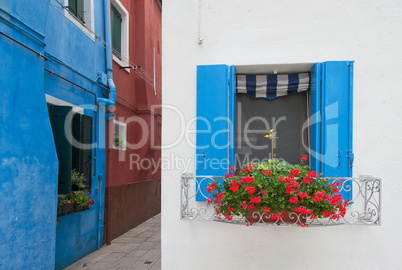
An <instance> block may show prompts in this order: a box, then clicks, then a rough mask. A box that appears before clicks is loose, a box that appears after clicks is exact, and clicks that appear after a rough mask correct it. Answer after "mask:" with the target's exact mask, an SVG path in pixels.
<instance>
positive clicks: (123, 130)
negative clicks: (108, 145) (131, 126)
mask: <svg viewBox="0 0 402 270" xmlns="http://www.w3.org/2000/svg"><path fill="white" fill-rule="evenodd" d="M116 126H117V127H118V130H117V131H116ZM116 133H117V136H118V137H119V139H120V140H122V141H123V148H120V147H116V146H114V142H113V149H116V150H123V151H126V150H127V124H126V123H123V122H120V121H117V120H113V140H114V136H115V134H116Z"/></svg>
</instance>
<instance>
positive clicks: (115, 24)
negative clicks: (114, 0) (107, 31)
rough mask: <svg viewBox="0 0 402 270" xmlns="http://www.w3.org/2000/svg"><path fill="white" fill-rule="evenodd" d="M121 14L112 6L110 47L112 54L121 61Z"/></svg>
mask: <svg viewBox="0 0 402 270" xmlns="http://www.w3.org/2000/svg"><path fill="white" fill-rule="evenodd" d="M122 21H123V20H122V18H121V14H120V13H119V11H118V10H117V9H116V8H115V7H114V6H113V5H112V47H113V53H114V54H115V55H116V56H117V57H118V58H119V59H121V23H122Z"/></svg>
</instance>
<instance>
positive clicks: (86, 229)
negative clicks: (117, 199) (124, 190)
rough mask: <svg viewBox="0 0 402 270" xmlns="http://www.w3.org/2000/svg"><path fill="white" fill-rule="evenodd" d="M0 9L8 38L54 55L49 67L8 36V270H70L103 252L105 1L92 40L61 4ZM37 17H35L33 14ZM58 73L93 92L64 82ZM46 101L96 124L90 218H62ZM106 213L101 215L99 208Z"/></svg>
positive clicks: (16, 1)
mask: <svg viewBox="0 0 402 270" xmlns="http://www.w3.org/2000/svg"><path fill="white" fill-rule="evenodd" d="M49 2H50V3H51V5H49V4H48V3H47V1H44V0H43V1H31V0H3V1H0V31H2V32H3V33H5V34H7V35H10V36H12V37H13V38H15V39H17V40H18V41H20V42H22V43H23V44H25V45H27V46H28V47H30V48H32V49H34V50H35V51H38V52H40V53H41V54H43V55H46V57H47V58H48V60H47V61H44V59H43V58H41V57H39V56H38V55H36V54H35V53H33V52H31V51H29V50H27V49H26V48H24V47H22V46H21V45H19V44H17V43H15V42H14V41H12V40H10V39H8V38H7V37H5V36H4V35H0V85H1V91H0V100H1V101H2V106H0V143H1V145H2V147H1V148H0V172H1V176H0V251H1V253H0V254H1V255H0V269H32V267H33V266H34V267H35V269H54V268H56V269H62V268H64V267H66V266H68V265H70V264H72V263H74V262H75V261H77V260H79V259H80V258H82V257H84V256H86V255H87V254H89V253H90V252H92V251H94V250H95V249H96V248H99V247H100V246H101V245H102V237H103V235H102V233H103V230H102V225H103V203H101V201H102V200H103V196H104V171H105V149H104V145H105V143H104V141H103V142H102V145H101V146H99V141H100V140H104V139H105V132H106V125H105V110H104V109H103V110H102V109H98V110H97V111H93V110H92V109H91V108H93V107H94V101H95V96H94V95H96V97H100V98H102V97H107V93H108V91H107V89H106V87H105V86H104V85H101V84H99V83H98V82H97V77H98V73H99V72H106V67H105V48H104V45H103V43H102V42H101V41H99V40H97V39H96V38H93V37H95V36H98V37H100V38H101V39H102V40H105V36H104V10H103V1H98V0H95V1H94V25H95V27H94V32H95V35H93V36H92V37H89V36H88V35H87V34H85V33H84V32H83V31H82V30H81V29H79V28H78V27H77V26H76V25H75V24H74V23H73V22H72V21H70V20H69V19H68V18H66V17H65V16H64V13H65V10H64V9H63V8H62V7H61V6H60V5H59V4H58V3H57V2H56V1H54V0H49ZM33 11H34V12H33ZM45 69H48V70H51V71H53V72H54V73H56V74H58V75H60V76H62V77H64V78H66V79H68V80H70V81H72V82H74V83H75V84H77V85H79V86H81V87H84V88H86V89H87V90H88V91H90V92H91V93H88V92H86V91H84V90H83V89H81V88H79V87H77V86H74V85H73V84H71V83H69V82H66V81H65V80H62V79H60V78H58V77H56V76H55V75H53V74H51V73H49V72H47V71H45ZM45 94H48V95H51V96H54V97H56V98H58V99H61V100H63V101H65V102H68V103H71V104H73V105H77V106H81V107H84V108H85V110H84V114H86V115H89V116H91V117H93V121H95V120H96V123H95V122H94V123H93V136H92V137H93V141H94V142H96V143H97V144H98V146H97V149H96V152H95V150H94V151H93V155H95V153H96V166H95V159H93V162H92V166H93V168H92V173H93V178H92V190H91V192H92V198H93V199H94V201H95V204H94V205H93V206H91V209H90V210H88V211H84V212H80V213H76V214H72V215H67V216H64V217H60V218H59V221H60V223H59V225H57V226H56V213H57V212H56V211H57V206H56V201H57V186H58V159H57V153H56V149H55V145H54V140H53V133H52V130H51V125H50V121H49V116H48V110H47V106H46V98H45ZM99 205H101V207H99Z"/></svg>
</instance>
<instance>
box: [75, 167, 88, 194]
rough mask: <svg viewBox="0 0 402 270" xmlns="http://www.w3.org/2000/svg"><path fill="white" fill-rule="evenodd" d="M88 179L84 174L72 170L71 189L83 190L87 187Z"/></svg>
mask: <svg viewBox="0 0 402 270" xmlns="http://www.w3.org/2000/svg"><path fill="white" fill-rule="evenodd" d="M86 182H87V179H86V177H85V175H84V174H83V173H80V172H78V171H77V170H75V169H74V170H71V187H72V188H73V190H75V191H77V190H82V189H84V188H86V187H87V184H86Z"/></svg>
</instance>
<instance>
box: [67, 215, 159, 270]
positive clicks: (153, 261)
mask: <svg viewBox="0 0 402 270" xmlns="http://www.w3.org/2000/svg"><path fill="white" fill-rule="evenodd" d="M65 269H66V270H83V269H88V270H160V269H161V218H160V214H158V215H156V216H154V217H153V218H151V219H149V220H147V221H145V222H144V223H142V224H140V225H138V226H137V227H135V228H133V229H132V230H130V231H128V232H127V233H125V234H123V235H122V236H120V237H118V238H116V239H114V240H113V241H112V244H111V245H109V246H103V247H102V248H101V249H100V250H97V251H95V252H93V253H91V254H89V255H88V256H86V257H84V258H82V259H81V260H79V261H78V262H76V263H74V264H72V265H70V266H69V267H67V268H65Z"/></svg>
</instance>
